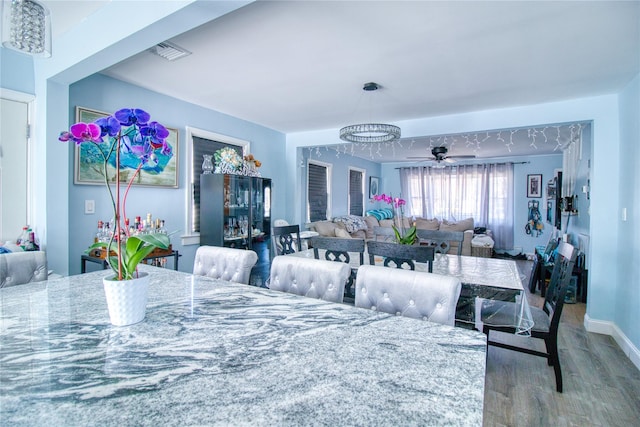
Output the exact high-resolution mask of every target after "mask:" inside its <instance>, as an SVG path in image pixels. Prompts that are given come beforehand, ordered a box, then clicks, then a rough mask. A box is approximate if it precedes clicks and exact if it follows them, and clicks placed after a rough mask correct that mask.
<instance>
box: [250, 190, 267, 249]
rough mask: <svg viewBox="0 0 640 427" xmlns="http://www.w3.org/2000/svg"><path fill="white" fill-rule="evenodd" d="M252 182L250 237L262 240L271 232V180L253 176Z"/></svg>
mask: <svg viewBox="0 0 640 427" xmlns="http://www.w3.org/2000/svg"><path fill="white" fill-rule="evenodd" d="M252 184H253V185H252V190H251V206H252V211H251V213H252V217H251V224H252V230H251V231H252V238H253V240H254V241H255V240H256V239H257V240H259V241H262V240H264V239H266V238H267V237H268V236H269V234H270V232H271V180H270V179H264V178H253V182H252Z"/></svg>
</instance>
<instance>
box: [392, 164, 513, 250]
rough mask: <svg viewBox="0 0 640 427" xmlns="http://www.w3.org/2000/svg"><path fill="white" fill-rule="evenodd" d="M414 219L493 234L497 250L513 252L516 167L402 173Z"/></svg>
mask: <svg viewBox="0 0 640 427" xmlns="http://www.w3.org/2000/svg"><path fill="white" fill-rule="evenodd" d="M400 184H401V188H402V194H403V196H404V198H405V199H406V200H407V211H408V212H409V214H410V215H412V216H416V217H423V218H429V219H431V218H438V219H440V220H443V219H446V220H449V221H460V220H463V219H465V218H470V217H471V218H473V220H474V224H475V226H476V227H486V228H488V229H490V230H491V231H492V232H493V239H494V240H495V247H496V248H501V249H512V248H513V163H501V164H483V165H460V166H448V167H444V168H434V167H410V168H401V169H400Z"/></svg>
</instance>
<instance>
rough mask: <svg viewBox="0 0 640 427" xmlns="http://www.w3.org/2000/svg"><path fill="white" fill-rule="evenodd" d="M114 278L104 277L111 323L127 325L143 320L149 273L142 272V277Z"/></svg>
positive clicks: (103, 281)
mask: <svg viewBox="0 0 640 427" xmlns="http://www.w3.org/2000/svg"><path fill="white" fill-rule="evenodd" d="M112 278H113V276H111V277H105V278H104V279H102V283H103V285H104V293H105V296H106V297H107V307H108V308H109V318H110V319H111V324H113V325H115V326H126V325H133V324H134V323H138V322H141V321H142V320H143V319H144V316H145V313H146V310H147V292H148V290H149V280H150V278H151V277H150V276H149V273H140V277H138V278H136V279H131V280H110V279H112Z"/></svg>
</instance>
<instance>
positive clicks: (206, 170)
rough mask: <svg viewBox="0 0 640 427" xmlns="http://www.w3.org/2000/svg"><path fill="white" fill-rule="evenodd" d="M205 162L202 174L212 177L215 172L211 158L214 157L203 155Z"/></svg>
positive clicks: (203, 162)
mask: <svg viewBox="0 0 640 427" xmlns="http://www.w3.org/2000/svg"><path fill="white" fill-rule="evenodd" d="M202 157H204V160H203V161H202V173H203V174H204V175H210V174H211V173H212V172H213V162H212V161H211V158H212V157H213V156H212V155H211V154H203V155H202Z"/></svg>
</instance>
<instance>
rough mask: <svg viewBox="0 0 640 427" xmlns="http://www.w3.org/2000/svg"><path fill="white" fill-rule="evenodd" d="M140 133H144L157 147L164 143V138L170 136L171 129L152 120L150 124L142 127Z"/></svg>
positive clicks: (154, 146)
mask: <svg viewBox="0 0 640 427" xmlns="http://www.w3.org/2000/svg"><path fill="white" fill-rule="evenodd" d="M140 134H142V136H143V137H144V138H145V139H147V140H148V141H149V143H150V144H151V146H152V147H153V148H154V149H155V148H160V147H162V146H163V145H164V140H165V139H167V137H168V136H169V131H168V130H167V128H165V127H164V126H162V125H161V124H160V123H158V122H151V123H149V125H147V126H144V127H142V128H140Z"/></svg>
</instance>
